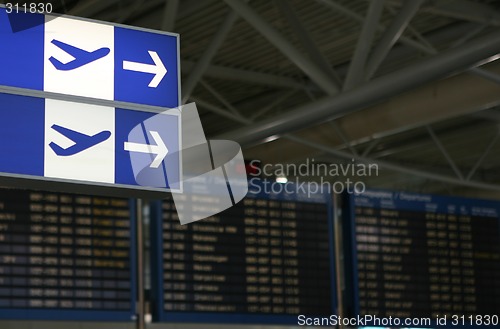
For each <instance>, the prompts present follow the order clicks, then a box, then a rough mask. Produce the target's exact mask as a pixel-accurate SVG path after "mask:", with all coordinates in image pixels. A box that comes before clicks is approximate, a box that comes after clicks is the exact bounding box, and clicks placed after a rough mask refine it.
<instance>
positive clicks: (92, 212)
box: [0, 189, 136, 321]
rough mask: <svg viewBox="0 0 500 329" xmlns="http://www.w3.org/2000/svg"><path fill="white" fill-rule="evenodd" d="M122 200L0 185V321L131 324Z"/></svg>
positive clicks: (130, 264) (130, 228)
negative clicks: (23, 189)
mask: <svg viewBox="0 0 500 329" xmlns="http://www.w3.org/2000/svg"><path fill="white" fill-rule="evenodd" d="M133 214H135V212H134V211H133V208H132V205H131V204H130V202H129V200H127V199H116V198H105V197H94V196H83V195H73V194H62V193H49V192H32V191H21V190H8V189H1V190H0V319H17V320H34V319H37V320H93V321H98V320H110V321H111V320H113V321H131V320H133V318H134V314H135V295H136V293H135V278H136V274H135V273H136V269H135V243H134V241H135V233H134V232H135V230H134V225H131V223H133V221H132V220H131V216H133Z"/></svg>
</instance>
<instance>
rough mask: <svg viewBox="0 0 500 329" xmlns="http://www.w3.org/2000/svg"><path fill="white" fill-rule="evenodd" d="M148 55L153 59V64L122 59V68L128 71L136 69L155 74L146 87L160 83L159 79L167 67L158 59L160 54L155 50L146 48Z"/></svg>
mask: <svg viewBox="0 0 500 329" xmlns="http://www.w3.org/2000/svg"><path fill="white" fill-rule="evenodd" d="M148 53H149V56H151V58H152V59H153V62H154V64H145V63H137V62H129V61H123V69H124V70H129V71H137V72H143V73H151V74H154V75H155V76H154V77H153V79H152V80H151V82H150V83H149V85H148V87H151V88H156V87H158V85H159V84H160V82H161V80H162V79H163V77H164V76H165V74H167V69H166V68H165V65H163V62H162V61H161V59H160V56H158V54H157V53H156V51H152V50H148Z"/></svg>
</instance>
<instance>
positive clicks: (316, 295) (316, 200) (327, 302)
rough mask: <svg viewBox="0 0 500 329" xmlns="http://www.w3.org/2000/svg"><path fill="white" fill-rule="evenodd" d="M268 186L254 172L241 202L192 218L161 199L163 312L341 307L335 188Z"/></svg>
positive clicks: (292, 312) (283, 312) (170, 316)
mask: <svg viewBox="0 0 500 329" xmlns="http://www.w3.org/2000/svg"><path fill="white" fill-rule="evenodd" d="M275 184H277V183H275ZM291 186H292V185H289V189H288V191H290V190H293V188H291ZM262 187H263V185H261V183H257V181H255V179H254V181H253V182H252V184H250V186H249V193H248V194H247V196H246V197H245V198H244V199H243V200H242V201H241V202H239V203H238V204H237V205H236V206H233V207H232V208H229V209H227V210H225V211H224V212H222V213H219V214H217V215H214V216H212V217H210V218H207V219H203V220H201V221H197V222H194V223H191V224H187V225H180V224H179V220H178V217H177V213H176V210H175V205H174V203H173V202H172V201H169V200H167V201H164V202H162V203H161V204H157V206H156V209H157V215H156V216H153V217H156V219H155V220H156V223H155V224H154V225H152V228H153V231H152V235H156V241H154V240H153V241H154V242H153V245H152V250H153V251H155V250H161V251H162V252H159V253H157V254H156V255H153V264H155V267H154V268H153V274H155V275H156V276H155V277H154V278H153V282H154V283H153V287H152V294H155V293H156V294H157V295H156V296H154V306H153V307H154V309H155V318H156V320H158V321H168V322H214V323H268V324H269V323H276V324H278V323H284V324H288V323H290V324H296V323H297V315H299V314H308V315H323V316H329V315H330V314H335V313H334V312H335V311H336V306H335V305H336V292H335V281H334V264H335V262H334V260H333V249H332V247H333V242H332V236H333V234H332V230H333V226H332V202H331V195H329V194H328V193H325V194H320V193H312V194H310V195H306V194H305V193H302V194H301V193H295V192H292V193H286V192H285V191H281V192H280V193H273V192H271V193H265V191H264V189H262ZM196 202H198V203H199V206H200V207H201V208H203V205H204V204H205V205H207V204H210V202H211V200H210V197H206V198H205V199H203V200H202V199H198V200H197V201H196ZM152 238H154V237H152Z"/></svg>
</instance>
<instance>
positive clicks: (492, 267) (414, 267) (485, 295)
mask: <svg viewBox="0 0 500 329" xmlns="http://www.w3.org/2000/svg"><path fill="white" fill-rule="evenodd" d="M347 211H348V213H349V215H350V216H349V218H350V225H348V228H349V230H350V232H349V233H350V234H351V237H352V240H351V245H350V246H349V247H350V248H349V249H350V250H351V251H352V254H351V256H352V258H351V259H350V261H351V263H350V265H351V266H352V270H353V276H352V277H353V282H352V288H353V292H354V297H353V302H354V307H353V310H354V313H355V314H360V315H373V316H380V317H389V316H392V317H399V318H415V317H429V318H431V319H436V316H438V315H439V316H441V317H443V316H444V315H447V316H448V319H451V317H452V316H453V315H458V316H462V315H465V316H470V315H473V316H475V315H478V314H479V315H490V316H491V315H498V311H499V310H500V275H499V273H500V218H499V216H500V203H499V202H494V201H487V200H475V199H465V198H453V197H443V196H435V195H424V194H413V193H405V192H389V191H366V192H365V193H363V194H360V195H356V196H350V197H349V200H348V206H347ZM466 319H467V318H466ZM464 324H467V320H466V321H465V323H464Z"/></svg>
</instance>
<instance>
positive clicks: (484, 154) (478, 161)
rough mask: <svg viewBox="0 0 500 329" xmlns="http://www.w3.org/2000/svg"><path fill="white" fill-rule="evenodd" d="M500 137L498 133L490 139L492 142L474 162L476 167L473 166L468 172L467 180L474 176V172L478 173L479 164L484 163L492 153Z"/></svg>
mask: <svg viewBox="0 0 500 329" xmlns="http://www.w3.org/2000/svg"><path fill="white" fill-rule="evenodd" d="M498 138H500V133H497V134H496V135H495V137H494V138H493V139H492V140H491V141H490V143H489V144H488V146H486V148H485V149H484V151H483V154H481V156H480V157H479V159H477V161H476V163H475V164H474V167H472V169H471V170H470V171H469V173H468V174H467V177H465V180H467V181H469V180H470V179H471V178H472V176H474V174H475V173H476V171H477V169H478V168H479V166H480V165H481V163H483V161H484V159H486V157H487V156H488V154H489V153H490V151H491V149H492V148H493V146H494V145H495V144H496V142H497V141H498Z"/></svg>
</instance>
